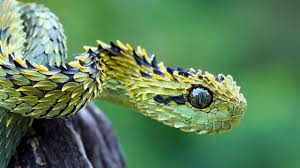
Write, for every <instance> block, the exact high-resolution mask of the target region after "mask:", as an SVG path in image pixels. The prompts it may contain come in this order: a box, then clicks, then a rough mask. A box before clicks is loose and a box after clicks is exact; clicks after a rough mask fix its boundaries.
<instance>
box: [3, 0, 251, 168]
mask: <svg viewBox="0 0 300 168" xmlns="http://www.w3.org/2000/svg"><path fill="white" fill-rule="evenodd" d="M83 48H84V51H83V52H82V53H79V54H75V55H74V57H73V58H72V60H71V61H70V62H67V61H66V58H67V46H66V36H65V34H64V30H63V26H62V24H61V23H60V22H59V19H58V17H57V16H56V15H55V14H53V13H52V12H51V11H50V10H49V9H48V8H47V7H45V6H44V5H40V4H35V3H30V2H19V1H16V0H0V167H1V168H2V167H6V166H7V165H8V163H9V160H10V158H11V156H12V155H13V154H14V152H15V150H16V147H17V146H18V144H19V143H20V140H21V138H22V136H23V135H24V134H25V133H26V131H27V130H28V129H29V128H30V126H31V124H32V123H33V121H34V120H36V119H56V118H62V117H66V116H69V115H72V114H76V112H78V111H79V110H80V109H82V108H83V107H84V106H85V105H86V104H87V103H89V102H90V101H92V100H94V99H100V100H104V101H108V102H111V103H114V104H116V105H120V106H124V107H127V108H131V109H133V110H135V111H138V112H140V113H141V114H143V115H144V116H147V117H149V118H152V119H154V120H156V121H158V122H160V123H162V124H165V125H167V126H170V127H174V128H177V129H179V130H181V131H184V132H194V133H196V134H217V133H221V132H226V131H229V130H231V129H232V128H234V127H235V126H236V125H237V123H239V121H240V120H241V119H242V118H243V116H244V113H245V111H246V109H247V101H246V99H245V97H244V96H243V94H242V93H241V92H240V86H238V85H237V83H236V82H235V81H234V80H233V78H232V76H231V75H223V74H217V75H214V74H211V73H209V72H208V71H203V70H201V69H193V68H188V69H182V68H172V67H168V66H165V65H164V63H163V62H158V61H157V57H156V56H155V55H154V54H152V53H150V52H147V51H146V50H145V49H144V48H142V47H140V46H137V47H135V48H133V47H132V46H131V45H130V44H127V43H122V42H121V41H119V40H117V41H116V42H110V43H105V42H103V41H100V40H98V41H97V43H96V44H95V45H94V46H84V47H83Z"/></svg>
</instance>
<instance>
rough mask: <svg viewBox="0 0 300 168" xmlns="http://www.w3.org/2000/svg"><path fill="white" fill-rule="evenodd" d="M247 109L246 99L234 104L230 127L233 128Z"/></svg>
mask: <svg viewBox="0 0 300 168" xmlns="http://www.w3.org/2000/svg"><path fill="white" fill-rule="evenodd" d="M246 110H247V103H246V101H245V100H244V101H241V102H239V103H237V104H236V105H235V106H234V109H233V113H232V117H231V120H230V125H231V128H234V127H236V126H237V125H238V123H239V122H240V121H241V119H242V118H243V117H244V114H245V112H246Z"/></svg>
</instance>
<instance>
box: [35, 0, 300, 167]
mask: <svg viewBox="0 0 300 168" xmlns="http://www.w3.org/2000/svg"><path fill="white" fill-rule="evenodd" d="M38 2H40V3H44V4H46V5H47V6H48V7H49V8H50V9H51V10H52V11H53V12H55V13H56V14H57V15H58V16H59V18H60V21H61V22H62V23H63V25H64V28H65V33H66V34H67V37H68V46H69V53H80V52H82V51H83V50H82V46H83V45H95V44H96V43H95V40H97V39H102V40H104V41H108V42H109V41H111V40H113V41H115V40H117V39H119V40H122V41H124V42H129V43H131V44H132V45H137V44H141V45H142V46H143V47H145V48H146V49H147V50H148V51H152V52H153V53H156V54H157V55H158V58H159V59H160V60H161V61H164V62H165V64H166V65H169V66H181V67H183V68H187V67H195V68H201V69H203V70H208V71H209V72H211V73H220V72H221V73H224V74H232V75H233V76H234V78H235V80H237V81H238V84H240V85H241V87H242V92H243V93H244V95H245V97H246V98H247V101H248V104H249V106H248V111H247V113H246V115H245V118H244V119H243V121H242V122H241V124H240V125H239V126H238V127H237V128H236V129H234V130H232V131H231V132H230V133H226V134H221V135H215V136H197V135H194V134H186V133H182V132H180V131H178V130H176V129H173V128H169V127H167V126H164V125H161V124H159V123H157V122H156V121H153V120H151V119H148V118H145V117H144V116H142V115H140V114H139V113H137V112H133V111H130V110H128V109H125V108H122V107H118V106H116V105H113V104H109V103H106V102H102V101H97V102H96V103H97V105H98V106H100V107H101V109H102V110H103V111H104V112H105V113H106V115H107V116H108V117H109V119H110V120H111V121H112V123H113V126H114V128H115V130H116V133H117V136H118V138H119V140H120V143H121V146H122V149H123V152H124V155H125V157H126V161H127V166H128V167H129V168H141V167H143V168H154V167H162V168H177V167H178V168H179V167H185V168H190V167H191V168H199V167H202V168H207V167H209V168H214V167H222V168H233V167H243V168H248V167H249V168H250V167H251V168H252V167H273V168H277V167H288V168H291V167H295V168H296V167H300V130H299V124H300V123H299V120H298V119H299V118H298V117H299V114H300V110H299V103H298V101H299V100H300V99H299V98H300V97H299V93H300V92H299V91H300V89H299V82H300V75H299V70H300V68H299V66H300V65H299V63H300V59H299V58H300V53H299V45H300V41H299V39H300V32H299V30H300V22H299V16H300V12H299V8H298V7H297V6H298V5H297V4H296V3H298V2H299V1H298V2H297V1H294V2H293V1H292V0H287V1H279V0H273V1H259V0H253V1H233V0H229V1H223V0H215V1H199V0H189V1H179V0H138V1H136V0H43V1H38ZM298 4H299V3H298Z"/></svg>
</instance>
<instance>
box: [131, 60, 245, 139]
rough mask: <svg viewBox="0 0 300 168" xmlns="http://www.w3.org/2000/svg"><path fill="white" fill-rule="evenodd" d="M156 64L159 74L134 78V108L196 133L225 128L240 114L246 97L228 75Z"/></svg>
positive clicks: (218, 131) (211, 132)
mask: <svg viewBox="0 0 300 168" xmlns="http://www.w3.org/2000/svg"><path fill="white" fill-rule="evenodd" d="M158 67H159V68H158V69H159V70H160V73H158V72H154V71H152V72H148V74H142V78H141V77H133V78H132V80H133V81H134V82H133V83H132V87H131V89H129V90H131V92H130V93H131V96H130V97H131V98H132V99H135V100H136V108H137V110H138V111H142V112H143V113H144V114H145V115H146V116H149V117H151V118H154V119H155V120H158V121H160V122H162V123H164V124H166V125H169V126H171V127H175V128H179V129H180V130H182V131H186V132H196V133H198V134H216V133H220V132H225V131H228V130H230V129H232V128H233V127H235V126H236V125H237V123H238V122H239V121H240V119H241V118H242V117H243V115H244V112H245V111H246V107H247V103H246V99H245V98H244V96H243V94H241V93H240V87H239V86H238V85H237V84H236V82H235V81H233V78H232V77H231V76H230V75H228V76H224V75H223V74H219V75H212V74H210V73H209V72H202V71H201V70H194V69H188V70H182V69H180V68H176V69H174V68H169V67H168V68H165V67H164V66H163V64H159V66H158Z"/></svg>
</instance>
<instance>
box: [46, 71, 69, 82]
mask: <svg viewBox="0 0 300 168" xmlns="http://www.w3.org/2000/svg"><path fill="white" fill-rule="evenodd" d="M48 79H49V80H51V81H53V82H55V83H66V82H67V81H68V80H69V77H68V76H66V75H64V74H61V73H56V74H54V75H52V76H50V77H49V78H48Z"/></svg>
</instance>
